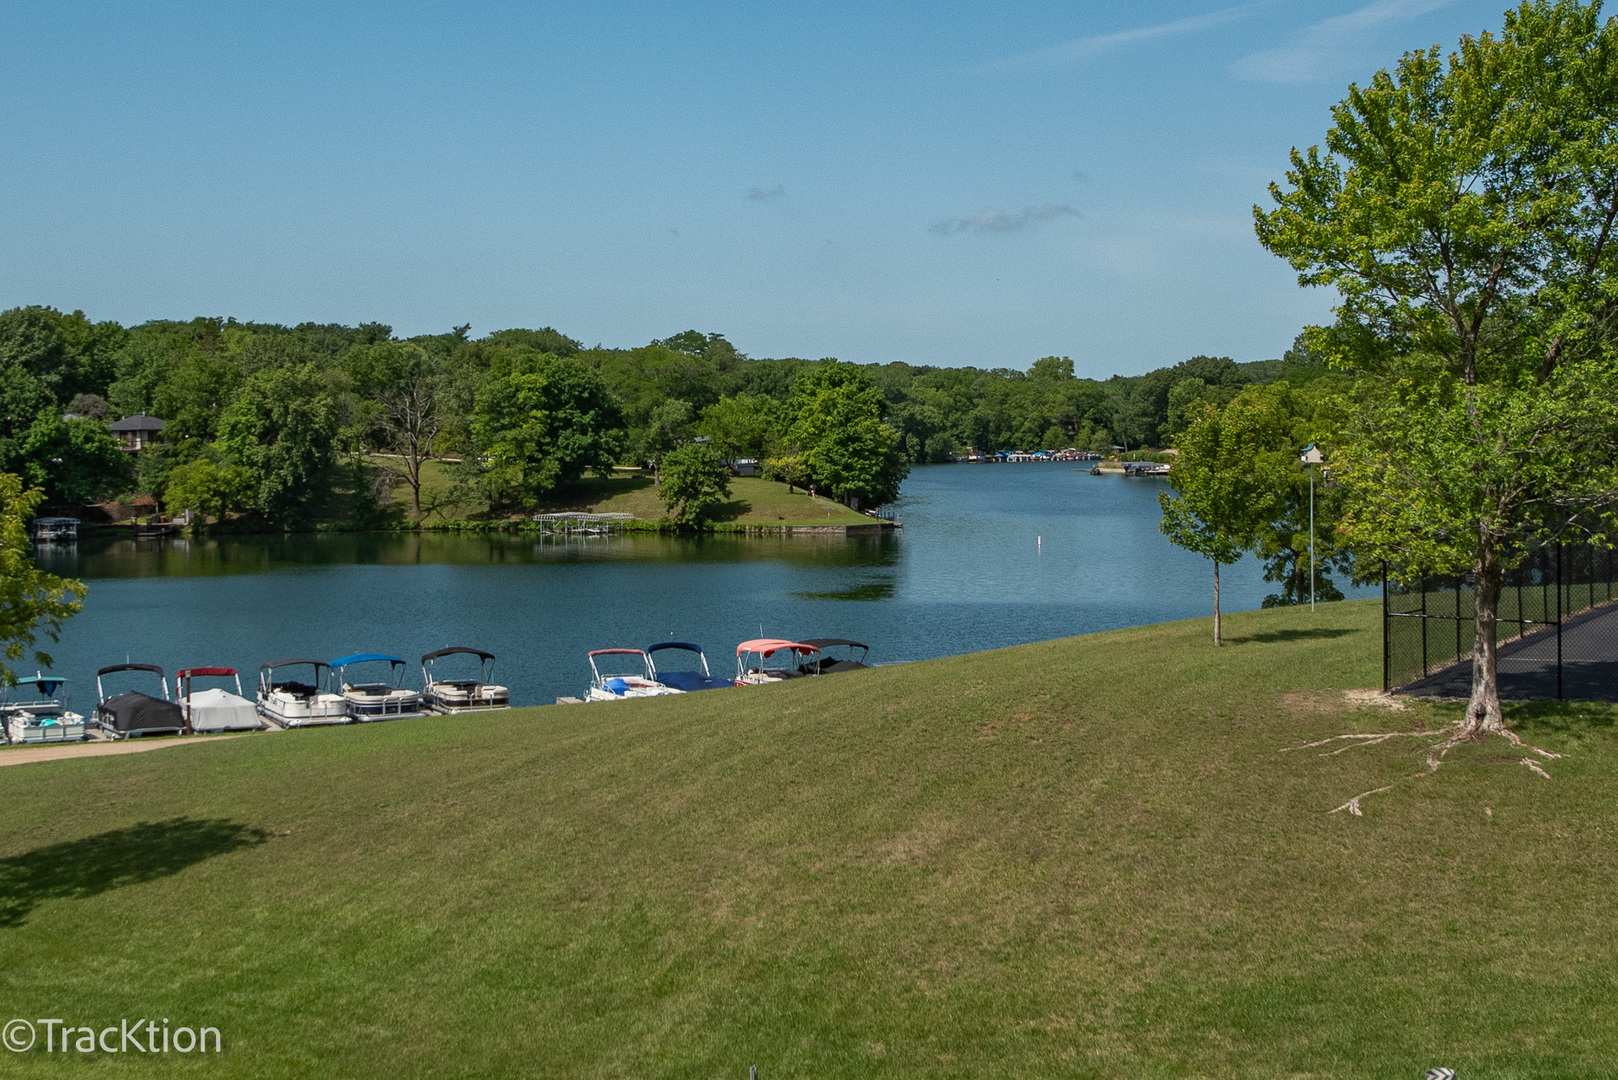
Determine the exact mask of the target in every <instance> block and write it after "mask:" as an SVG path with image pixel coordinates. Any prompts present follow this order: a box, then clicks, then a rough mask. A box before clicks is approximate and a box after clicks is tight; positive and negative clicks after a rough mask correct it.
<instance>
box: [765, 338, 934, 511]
mask: <svg viewBox="0 0 1618 1080" xmlns="http://www.w3.org/2000/svg"><path fill="white" fill-rule="evenodd" d="M787 409H788V413H789V415H790V416H791V417H792V421H791V426H790V427H789V429H788V431H787V435H786V441H787V443H788V444H789V445H791V446H794V447H801V448H802V449H801V457H800V460H801V463H802V466H803V469H804V471H805V472H806V473H807V474H808V476H809V478H810V480H811V482H812V483H814V484H815V485H817V486H818V487H820V488H824V489H825V490H826V491H828V492H829V493H830V494H831V495H833V496H834V497H835V498H837V499H839V500H841V501H843V502H846V503H848V505H850V506H852V507H853V508H854V509H856V510H857V509H859V506H860V503H861V502H862V501H863V502H867V503H872V504H876V505H880V504H882V503H885V502H890V501H892V500H893V499H894V498H896V497H897V496H898V494H899V484H900V483H901V482H902V481H903V480H904V478H905V476H906V475H907V474H908V473H909V471H910V466H909V464H908V463H907V462H906V461H905V459H904V456H903V454H902V453H901V452H900V449H899V433H898V432H897V431H895V430H894V429H893V428H892V427H890V426H889V425H887V424H885V423H884V422H883V418H884V415H885V411H886V402H885V399H884V398H883V396H882V392H881V391H880V390H878V389H877V388H876V386H875V385H874V384H873V383H872V381H871V379H870V377H869V376H868V375H867V374H866V373H865V372H863V371H862V370H860V369H859V368H857V367H855V366H854V365H852V364H839V363H835V362H830V363H823V364H818V365H816V366H815V367H813V368H811V369H809V370H808V371H805V372H803V373H801V374H800V375H799V376H798V378H797V380H796V381H795V382H794V383H793V387H792V398H791V400H790V401H789V402H788V405H787ZM799 482H800V483H801V482H802V481H801V480H800V481H799Z"/></svg>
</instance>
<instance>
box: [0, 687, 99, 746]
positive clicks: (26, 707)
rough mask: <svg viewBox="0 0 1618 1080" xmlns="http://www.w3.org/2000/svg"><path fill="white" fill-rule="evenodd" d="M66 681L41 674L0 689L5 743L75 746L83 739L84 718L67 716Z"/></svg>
mask: <svg viewBox="0 0 1618 1080" xmlns="http://www.w3.org/2000/svg"><path fill="white" fill-rule="evenodd" d="M71 701H72V695H71V694H70V693H69V692H68V682H67V680H66V679H58V678H57V677H56V676H55V675H46V674H44V673H40V674H37V675H30V676H28V677H27V678H23V679H18V680H17V684H16V685H15V686H0V729H3V733H4V736H5V739H6V741H7V742H13V743H42V742H74V741H76V740H79V739H82V738H84V717H83V716H81V715H80V714H79V713H76V712H69V711H68V705H69V704H70V703H71Z"/></svg>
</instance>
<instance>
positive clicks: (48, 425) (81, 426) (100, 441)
mask: <svg viewBox="0 0 1618 1080" xmlns="http://www.w3.org/2000/svg"><path fill="white" fill-rule="evenodd" d="M17 464H19V465H20V466H21V471H22V474H23V476H24V477H25V478H26V479H27V481H28V483H29V484H30V485H32V486H34V487H37V488H39V489H40V490H41V491H42V492H43V493H44V496H45V499H46V501H47V502H49V503H51V504H53V505H59V506H64V505H65V506H73V505H80V506H82V505H84V504H86V503H93V502H98V501H100V500H102V499H106V498H111V497H112V496H114V495H116V494H118V493H119V492H122V491H126V490H128V487H129V482H130V480H131V479H132V478H133V475H134V470H133V469H132V468H131V462H130V460H129V455H128V454H126V453H124V452H123V450H122V449H120V448H119V446H118V440H117V439H116V438H114V437H113V435H112V432H110V431H108V430H107V425H106V423H104V422H103V421H100V420H90V419H74V420H64V419H62V416H61V414H60V413H59V412H58V411H57V410H56V409H55V408H47V409H44V410H43V411H41V412H40V414H39V415H38V416H37V417H35V418H34V422H33V424H31V425H30V426H29V428H28V433H27V435H25V436H24V437H23V440H22V446H21V447H20V448H19V453H18V462H17Z"/></svg>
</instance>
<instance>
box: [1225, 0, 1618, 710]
mask: <svg viewBox="0 0 1618 1080" xmlns="http://www.w3.org/2000/svg"><path fill="white" fill-rule="evenodd" d="M1332 116H1333V121H1334V123H1333V126H1332V127H1331V129H1330V130H1329V131H1328V132H1327V135H1326V149H1325V152H1322V151H1321V150H1320V149H1319V148H1317V147H1312V148H1310V149H1309V150H1307V151H1302V152H1300V151H1297V150H1294V151H1293V153H1292V158H1291V162H1292V168H1291V169H1290V171H1289V172H1288V173H1287V185H1286V187H1285V188H1283V187H1282V186H1281V185H1272V187H1271V194H1272V196H1273V198H1274V200H1275V202H1276V204H1277V205H1276V208H1275V209H1273V210H1270V211H1265V210H1263V209H1261V208H1259V207H1255V208H1254V217H1255V222H1256V227H1257V232H1258V236H1259V239H1260V241H1261V242H1262V243H1263V244H1264V245H1265V246H1266V247H1267V248H1269V249H1270V250H1271V251H1273V252H1275V253H1276V254H1278V255H1281V256H1282V257H1284V258H1286V259H1287V260H1288V261H1289V262H1290V263H1291V264H1292V266H1293V267H1294V268H1295V269H1296V270H1297V271H1298V273H1299V281H1300V283H1302V284H1303V285H1306V286H1325V287H1328V288H1332V289H1335V290H1337V292H1338V294H1339V295H1340V297H1341V298H1342V299H1341V303H1340V304H1339V305H1338V306H1337V307H1336V309H1335V311H1336V315H1337V323H1336V325H1335V326H1334V327H1333V328H1331V330H1329V331H1316V332H1315V333H1314V334H1313V336H1312V337H1311V338H1310V339H1309V340H1310V344H1311V346H1312V347H1313V349H1314V350H1315V351H1316V352H1317V353H1318V354H1321V355H1324V356H1326V357H1328V358H1329V359H1330V361H1331V363H1333V364H1334V365H1337V366H1339V367H1342V368H1345V369H1348V370H1350V371H1353V372H1354V373H1356V374H1357V375H1358V376H1359V388H1360V390H1359V407H1358V409H1357V410H1356V412H1355V414H1354V415H1353V417H1352V418H1351V420H1350V423H1349V427H1348V431H1347V435H1346V437H1345V440H1344V443H1343V445H1342V447H1341V449H1340V450H1339V452H1338V454H1337V455H1336V457H1335V459H1334V468H1333V473H1334V476H1335V478H1336V480H1337V482H1338V483H1340V484H1342V485H1343V486H1344V488H1345V491H1346V492H1347V493H1348V496H1349V501H1348V509H1347V512H1346V514H1345V517H1344V520H1343V523H1342V532H1343V533H1344V535H1345V537H1346V538H1347V539H1348V540H1349V542H1351V543H1352V545H1353V546H1354V548H1355V549H1356V551H1357V552H1358V553H1359V554H1360V556H1361V557H1369V558H1373V559H1385V560H1386V561H1387V563H1388V566H1389V570H1390V572H1391V573H1393V574H1394V575H1395V576H1401V577H1408V576H1414V575H1417V574H1419V573H1421V572H1423V571H1426V572H1436V573H1470V574H1472V575H1473V580H1474V582H1475V596H1476V616H1475V620H1474V626H1473V650H1472V692H1471V698H1470V701H1469V702H1468V704H1467V708H1466V712H1465V715H1464V717H1463V718H1462V720H1461V722H1460V724H1459V726H1458V729H1457V732H1456V737H1457V738H1462V737H1472V736H1477V735H1479V734H1482V733H1487V732H1498V733H1501V734H1504V735H1506V736H1507V737H1508V738H1513V739H1514V738H1515V737H1514V736H1512V735H1511V733H1510V732H1509V731H1507V729H1506V727H1505V722H1504V718H1503V716H1502V714H1501V710H1500V699H1499V688H1498V683H1497V652H1496V613H1497V607H1498V602H1499V597H1500V591H1501V583H1502V579H1503V576H1504V574H1505V573H1506V572H1507V571H1508V570H1510V569H1511V568H1513V567H1514V566H1517V565H1519V564H1520V562H1521V561H1522V560H1523V559H1524V558H1525V557H1526V555H1527V553H1528V551H1529V550H1530V548H1531V547H1532V546H1533V545H1534V544H1537V543H1544V542H1550V541H1555V540H1559V539H1562V538H1566V537H1573V536H1578V535H1581V534H1582V535H1593V536H1596V537H1601V536H1604V535H1605V530H1606V528H1607V527H1608V525H1610V523H1611V520H1612V512H1613V509H1614V500H1615V498H1618V467H1615V459H1614V454H1613V447H1614V445H1615V439H1618V363H1615V354H1614V353H1615V351H1614V342H1613V339H1612V334H1613V329H1612V328H1613V326H1614V322H1613V320H1614V316H1615V315H1618V247H1615V244H1614V237H1613V231H1614V225H1615V223H1618V149H1615V147H1614V140H1613V131H1614V130H1615V126H1618V27H1615V25H1614V23H1613V22H1612V21H1611V20H1608V21H1605V22H1603V21H1602V20H1601V18H1600V5H1599V4H1583V3H1578V2H1576V0H1558V2H1555V3H1551V2H1544V0H1539V2H1532V3H1524V4H1523V5H1522V6H1521V7H1519V8H1517V9H1516V10H1514V11H1511V12H1508V13H1507V14H1506V19H1505V26H1504V30H1503V32H1502V33H1501V35H1500V36H1499V37H1494V36H1491V35H1489V34H1483V35H1481V36H1479V37H1475V38H1474V37H1467V38H1463V39H1462V40H1461V42H1460V46H1459V48H1458V50H1457V51H1456V52H1455V53H1454V54H1452V55H1451V56H1450V57H1449V58H1448V59H1447V61H1446V60H1445V59H1444V58H1443V57H1442V56H1441V55H1440V53H1439V50H1438V49H1437V47H1434V48H1432V49H1429V50H1426V51H1422V52H1412V53H1408V54H1406V55H1405V57H1404V58H1403V59H1402V60H1401V61H1400V62H1399V64H1398V66H1397V69H1396V70H1395V71H1393V72H1391V73H1390V72H1387V71H1381V72H1378V73H1377V74H1376V76H1375V77H1374V78H1373V79H1372V80H1371V82H1370V84H1369V85H1368V86H1366V87H1363V88H1361V87H1359V86H1353V87H1350V90H1349V95H1348V97H1347V98H1345V99H1344V100H1343V101H1342V102H1341V103H1339V104H1338V105H1337V106H1335V107H1334V109H1333V111H1332Z"/></svg>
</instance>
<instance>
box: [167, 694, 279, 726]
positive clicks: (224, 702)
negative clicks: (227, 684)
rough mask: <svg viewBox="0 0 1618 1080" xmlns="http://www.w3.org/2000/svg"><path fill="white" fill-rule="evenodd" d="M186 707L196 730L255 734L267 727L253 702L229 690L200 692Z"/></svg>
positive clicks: (190, 698)
mask: <svg viewBox="0 0 1618 1080" xmlns="http://www.w3.org/2000/svg"><path fill="white" fill-rule="evenodd" d="M186 704H187V705H188V706H189V707H190V713H191V730H192V731H252V730H256V729H258V728H260V727H263V726H264V725H263V723H262V722H261V721H260V720H259V718H258V710H257V709H256V708H254V706H253V703H252V702H251V701H248V700H247V699H246V698H244V697H241V696H240V695H238V694H232V693H231V692H230V691H228V690H220V689H217V688H211V689H208V690H196V691H193V692H192V694H191V696H190V697H189V698H187V699H186Z"/></svg>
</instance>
